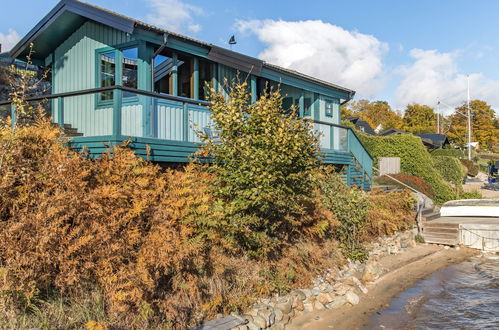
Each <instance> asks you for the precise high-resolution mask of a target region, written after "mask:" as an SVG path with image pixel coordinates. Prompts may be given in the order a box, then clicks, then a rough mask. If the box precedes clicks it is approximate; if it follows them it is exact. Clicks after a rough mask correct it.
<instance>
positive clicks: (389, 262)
mask: <svg viewBox="0 0 499 330" xmlns="http://www.w3.org/2000/svg"><path fill="white" fill-rule="evenodd" d="M476 254H479V251H478V250H473V249H468V248H459V249H454V248H447V249H446V248H444V247H443V246H437V245H426V244H420V245H417V246H416V247H414V248H410V249H407V250H406V251H404V252H402V253H400V254H397V255H389V256H385V257H383V258H382V259H381V260H380V265H381V266H382V267H384V268H385V269H387V270H388V272H387V273H386V274H385V275H383V276H382V277H380V278H379V279H378V280H376V281H375V282H373V283H371V284H369V285H368V286H367V288H368V289H369V291H368V293H367V294H362V295H360V303H359V304H357V305H354V306H343V307H341V308H338V309H334V310H321V311H315V312H311V313H307V314H304V315H301V316H298V317H297V318H295V319H293V321H292V323H291V324H290V325H289V326H287V327H286V329H319V330H320V329H333V328H334V329H349V330H350V329H362V328H363V327H365V326H366V325H367V324H368V323H369V320H370V317H371V315H373V314H374V313H376V312H378V311H381V310H383V309H384V308H386V307H387V306H388V305H389V303H390V301H391V300H392V299H393V297H395V296H396V295H397V294H398V293H400V292H403V291H405V290H406V289H408V288H409V287H411V286H413V285H414V284H415V283H416V282H418V281H419V280H422V279H424V278H426V277H428V276H429V275H430V274H432V273H433V272H435V271H436V270H438V269H440V268H443V267H446V266H448V265H451V264H454V263H459V262H461V261H463V260H465V259H467V258H469V257H471V256H473V255H476Z"/></svg>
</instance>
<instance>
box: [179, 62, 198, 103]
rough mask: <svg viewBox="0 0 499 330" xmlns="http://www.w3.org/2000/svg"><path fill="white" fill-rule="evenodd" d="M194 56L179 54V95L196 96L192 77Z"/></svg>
mask: <svg viewBox="0 0 499 330" xmlns="http://www.w3.org/2000/svg"><path fill="white" fill-rule="evenodd" d="M193 60H194V59H193V58H192V57H191V56H186V55H179V56H178V63H177V72H178V78H177V81H178V87H177V88H178V89H177V91H178V96H183V97H187V98H193V97H194V90H193V88H194V84H193V83H192V82H193V79H192V72H193V70H192V69H193Z"/></svg>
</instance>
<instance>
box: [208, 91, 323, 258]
mask: <svg viewBox="0 0 499 330" xmlns="http://www.w3.org/2000/svg"><path fill="white" fill-rule="evenodd" d="M229 94H230V95H229V97H228V98H227V97H226V96H224V95H223V94H222V93H215V92H214V91H212V95H211V97H210V101H211V105H210V106H209V108H210V110H211V118H212V120H213V127H212V129H213V131H215V132H218V136H217V139H213V137H210V136H204V137H203V140H204V142H206V144H205V145H204V147H203V148H202V149H201V151H200V154H201V155H203V156H204V157H208V158H209V159H210V166H209V171H210V172H211V173H213V174H214V175H215V184H214V185H213V192H214V194H215V195H216V196H217V197H219V198H220V199H221V200H223V201H224V202H225V205H224V208H223V211H224V212H225V217H224V219H225V220H224V221H226V223H227V224H228V228H231V230H232V229H233V230H234V231H233V232H232V233H229V232H227V234H228V236H227V237H226V238H227V239H228V240H231V241H234V242H237V244H239V245H240V246H241V247H243V248H244V249H246V250H248V251H252V252H253V254H254V256H256V257H259V256H265V255H268V254H271V253H274V252H275V249H278V248H279V246H281V245H282V244H283V243H285V242H291V241H293V240H296V239H298V238H300V237H302V236H303V234H304V233H311V234H313V232H314V231H316V229H317V230H320V228H321V226H324V224H325V223H327V221H326V220H325V219H323V218H322V217H321V216H320V212H321V209H320V208H317V207H316V205H317V203H316V200H315V196H314V186H313V177H314V171H315V170H316V168H317V167H318V166H319V164H320V149H319V139H318V136H317V135H316V134H315V133H314V131H313V129H312V125H311V123H310V122H308V121H307V120H306V119H302V118H298V117H297V115H296V114H295V112H294V111H291V113H290V114H286V112H285V111H284V110H283V108H282V97H281V95H280V93H279V91H278V90H277V91H271V92H270V93H267V94H264V95H262V96H261V97H260V98H259V100H258V101H257V102H256V103H254V104H250V103H249V94H248V93H247V84H246V83H242V84H239V85H234V87H232V88H231V90H230V93H229Z"/></svg>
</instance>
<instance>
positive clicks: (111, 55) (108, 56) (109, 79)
mask: <svg viewBox="0 0 499 330" xmlns="http://www.w3.org/2000/svg"><path fill="white" fill-rule="evenodd" d="M99 66H100V69H99V71H100V86H99V87H109V86H114V85H115V84H116V53H115V52H114V51H112V52H107V53H103V54H100V56H99ZM99 97H100V100H101V101H107V100H112V99H113V91H106V92H102V93H100V96H99Z"/></svg>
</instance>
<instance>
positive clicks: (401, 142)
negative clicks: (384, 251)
mask: <svg viewBox="0 0 499 330" xmlns="http://www.w3.org/2000/svg"><path fill="white" fill-rule="evenodd" d="M361 139H362V141H363V142H364V145H365V146H366V147H367V149H368V150H369V152H370V153H371V155H373V157H374V163H375V164H377V162H378V158H379V157H400V167H401V171H402V172H403V173H405V174H408V175H413V176H417V177H420V178H422V179H424V180H425V181H426V182H428V184H429V185H430V186H431V188H432V190H433V194H434V200H435V202H437V203H439V204H442V203H444V202H446V201H448V200H452V199H454V198H455V193H454V192H453V191H452V189H451V187H450V186H449V184H447V182H446V181H445V180H444V178H443V177H442V175H441V174H440V172H439V171H438V170H437V169H436V168H435V167H434V166H433V161H432V158H431V155H430V154H429V153H428V151H427V150H426V148H425V147H424V145H423V143H422V142H421V139H420V138H419V137H416V136H412V135H397V136H361ZM375 166H376V165H375Z"/></svg>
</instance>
